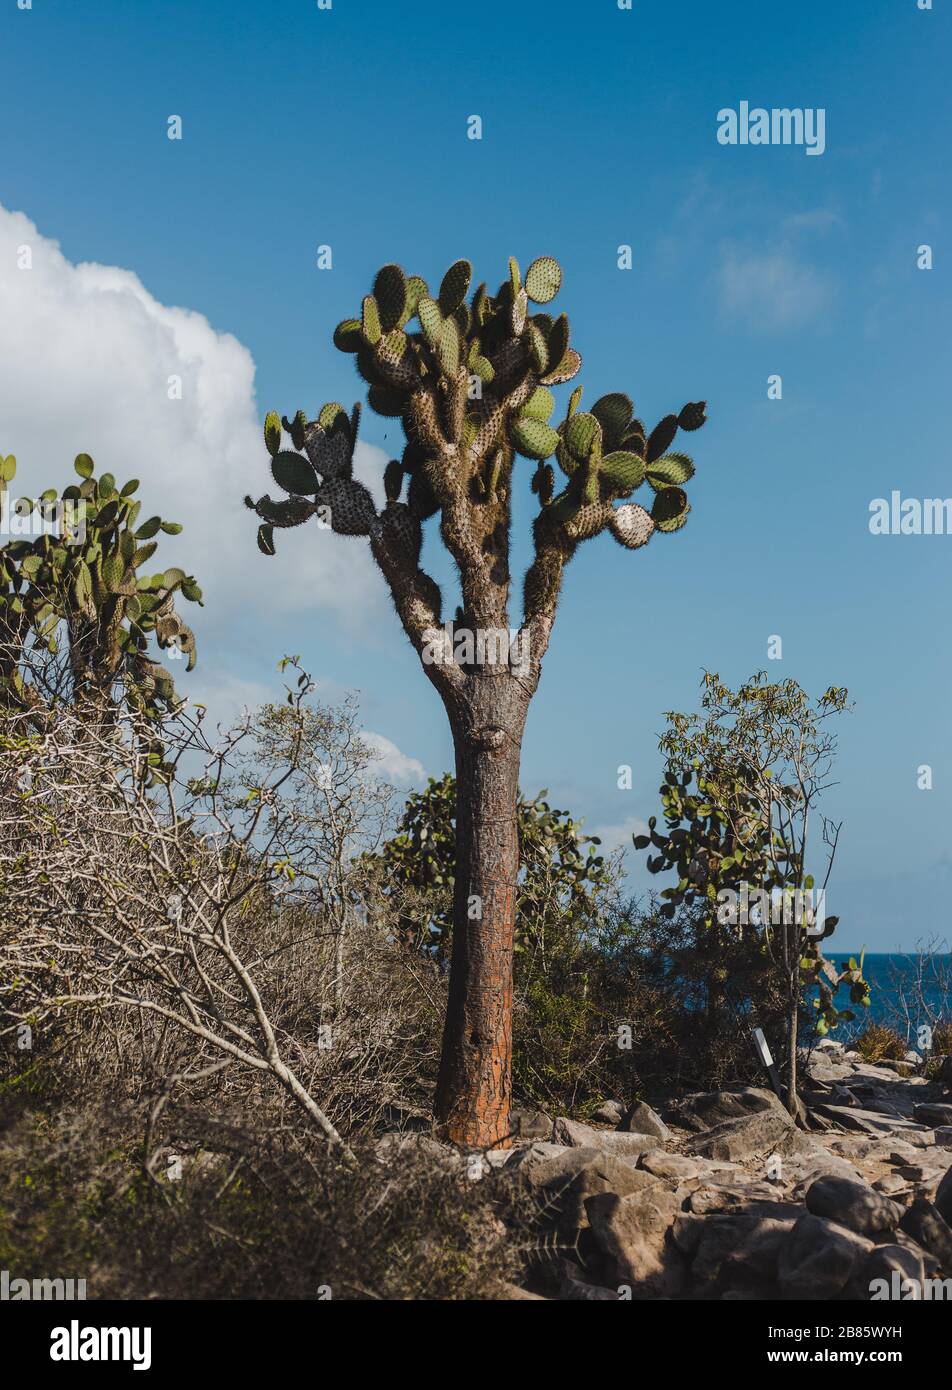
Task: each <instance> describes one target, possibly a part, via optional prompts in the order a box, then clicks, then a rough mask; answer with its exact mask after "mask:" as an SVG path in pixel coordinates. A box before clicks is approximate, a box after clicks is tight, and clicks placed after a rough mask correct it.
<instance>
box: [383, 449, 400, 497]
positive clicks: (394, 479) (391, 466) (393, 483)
mask: <svg viewBox="0 0 952 1390" xmlns="http://www.w3.org/2000/svg"><path fill="white" fill-rule="evenodd" d="M402 487H403V466H402V465H401V464H400V463H398V462H397V460H396V459H391V460H390V462H389V463H388V464H387V466H386V468H385V469H384V470H383V490H384V493H385V495H386V498H387V501H388V502H396V501H397V499H398V498H399V496H400V490H401V488H402Z"/></svg>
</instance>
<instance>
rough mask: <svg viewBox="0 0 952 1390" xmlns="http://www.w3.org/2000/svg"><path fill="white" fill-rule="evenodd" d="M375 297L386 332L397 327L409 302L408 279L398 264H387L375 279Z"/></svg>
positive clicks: (381, 325) (381, 322) (381, 324)
mask: <svg viewBox="0 0 952 1390" xmlns="http://www.w3.org/2000/svg"><path fill="white" fill-rule="evenodd" d="M374 299H375V300H376V301H377V310H378V313H379V317H380V327H381V329H382V330H383V332H384V333H389V331H390V329H391V328H396V327H397V325H398V324H399V323H400V321H401V320H402V319H403V311H404V309H405V308H406V303H407V279H406V276H405V275H404V273H403V271H402V270H401V268H400V266H398V265H385V266H382V267H381V268H380V270H378V271H377V278H376V279H375V280H374Z"/></svg>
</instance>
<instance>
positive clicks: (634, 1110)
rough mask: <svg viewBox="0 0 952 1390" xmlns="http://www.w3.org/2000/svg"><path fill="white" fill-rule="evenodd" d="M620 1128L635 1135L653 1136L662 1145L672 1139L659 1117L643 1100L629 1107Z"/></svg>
mask: <svg viewBox="0 0 952 1390" xmlns="http://www.w3.org/2000/svg"><path fill="white" fill-rule="evenodd" d="M621 1128H622V1129H624V1130H628V1131H629V1132H633V1133H635V1134H653V1135H654V1136H655V1137H656V1138H657V1139H660V1140H661V1142H662V1143H663V1144H667V1143H668V1142H669V1140H670V1139H671V1137H672V1136H671V1131H670V1129H668V1126H667V1125H666V1124H665V1122H664V1120H662V1118H661V1116H660V1115H659V1114H658V1113H657V1111H655V1110H652V1108H651V1106H650V1105H646V1104H645V1102H644V1101H643V1100H640V1101H639V1102H638V1104H637V1105H633V1106H632V1107H631V1109H630V1110H629V1111H628V1114H627V1115H626V1116H625V1117H624V1119H623V1120H622V1122H621Z"/></svg>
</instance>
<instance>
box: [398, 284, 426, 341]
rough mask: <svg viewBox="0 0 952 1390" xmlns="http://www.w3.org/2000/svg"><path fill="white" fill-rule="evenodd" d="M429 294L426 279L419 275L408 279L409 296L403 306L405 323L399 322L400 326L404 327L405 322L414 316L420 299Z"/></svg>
mask: <svg viewBox="0 0 952 1390" xmlns="http://www.w3.org/2000/svg"><path fill="white" fill-rule="evenodd" d="M428 294H429V290H428V289H427V286H426V281H425V280H424V279H422V278H421V277H420V276H419V275H411V276H410V278H409V280H408V281H407V298H406V303H405V305H404V307H403V313H404V319H403V323H401V324H399V327H400V328H402V327H403V325H404V323H407V322H408V321H409V320H410V319H412V318H413V315H414V314H415V313H416V311H417V305H418V304H419V303H420V300H421V299H423V298H424V296H426V295H428Z"/></svg>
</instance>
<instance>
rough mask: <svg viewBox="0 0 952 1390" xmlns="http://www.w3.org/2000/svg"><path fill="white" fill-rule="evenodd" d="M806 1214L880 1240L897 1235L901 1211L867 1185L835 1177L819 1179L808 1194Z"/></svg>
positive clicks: (895, 1204)
mask: <svg viewBox="0 0 952 1390" xmlns="http://www.w3.org/2000/svg"><path fill="white" fill-rule="evenodd" d="M806 1206H807V1211H809V1212H812V1214H813V1215H814V1216H825V1217H828V1218H829V1219H830V1220H831V1221H835V1222H837V1224H838V1225H840V1226H846V1227H848V1228H849V1230H851V1231H855V1232H856V1233H857V1235H861V1236H869V1237H871V1238H873V1239H875V1238H876V1237H877V1236H882V1235H886V1234H888V1233H889V1232H891V1231H894V1230H895V1229H896V1227H897V1226H898V1225H899V1218H900V1217H901V1216H902V1208H901V1207H900V1206H899V1205H898V1203H896V1202H891V1201H890V1200H889V1198H888V1197H884V1196H883V1194H882V1193H881V1192H874V1191H873V1189H872V1188H871V1187H869V1186H868V1185H867V1184H866V1183H864V1182H854V1181H853V1180H852V1179H850V1178H842V1177H838V1176H833V1175H832V1174H830V1175H827V1176H825V1177H822V1178H817V1180H816V1182H814V1183H812V1184H811V1185H810V1187H809V1188H808V1189H807V1193H806Z"/></svg>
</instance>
